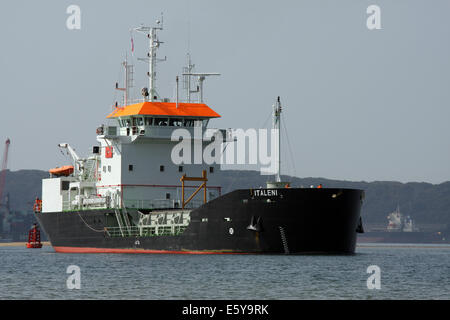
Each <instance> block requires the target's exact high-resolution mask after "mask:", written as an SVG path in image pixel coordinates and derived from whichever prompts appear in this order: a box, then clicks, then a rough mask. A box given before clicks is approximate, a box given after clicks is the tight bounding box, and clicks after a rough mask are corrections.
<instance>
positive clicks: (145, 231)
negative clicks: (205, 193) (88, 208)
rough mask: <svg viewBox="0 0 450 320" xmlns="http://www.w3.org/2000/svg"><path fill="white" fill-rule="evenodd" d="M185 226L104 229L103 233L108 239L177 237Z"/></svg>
mask: <svg viewBox="0 0 450 320" xmlns="http://www.w3.org/2000/svg"><path fill="white" fill-rule="evenodd" d="M186 228H187V225H181V224H179V225H176V224H172V225H146V226H130V227H127V226H123V227H106V228H105V232H106V233H107V234H108V235H109V236H110V237H152V236H178V235H181V234H182V233H183V232H184V230H185V229H186Z"/></svg>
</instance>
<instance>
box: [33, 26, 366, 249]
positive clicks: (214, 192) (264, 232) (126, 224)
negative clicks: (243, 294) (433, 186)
mask: <svg viewBox="0 0 450 320" xmlns="http://www.w3.org/2000/svg"><path fill="white" fill-rule="evenodd" d="M162 29H163V26H162V21H157V22H156V24H155V25H154V26H152V27H146V26H140V27H138V28H134V29H132V30H133V32H135V33H142V34H144V35H145V36H147V38H148V40H149V46H148V48H149V52H148V54H147V57H146V58H144V59H142V60H144V61H145V62H147V63H148V64H149V70H148V73H147V76H148V78H149V83H148V87H145V88H142V90H141V91H140V92H141V94H142V97H141V98H140V99H138V100H132V99H131V94H130V93H131V91H130V88H131V87H133V85H134V84H133V73H134V66H133V65H130V64H129V63H128V62H127V61H126V60H125V61H124V62H123V68H124V78H125V79H124V85H123V86H122V87H119V84H118V83H116V89H117V90H121V91H122V92H123V101H122V103H120V104H119V103H116V104H115V106H113V110H112V112H111V113H110V114H109V115H108V116H107V118H108V119H109V120H111V121H113V124H115V125H102V126H100V127H98V128H97V130H96V133H97V139H96V140H97V144H96V145H94V146H93V148H92V153H91V154H90V155H89V156H87V157H84V158H81V157H79V156H78V154H77V153H76V151H75V149H74V148H72V146H71V145H69V144H68V143H61V144H59V148H61V150H63V151H65V152H67V154H68V155H69V156H70V157H71V159H72V162H73V163H72V164H71V165H65V166H61V167H59V168H53V169H51V170H49V173H50V177H49V178H46V179H43V181H42V196H41V198H40V199H39V198H38V199H36V204H35V210H34V211H35V216H36V218H37V220H38V222H39V224H40V226H41V228H42V229H43V230H44V232H45V233H46V235H47V237H48V239H49V241H50V242H51V245H52V246H53V248H54V250H55V251H56V252H64V253H70V252H72V253H96V252H102V253H182V254H304V253H307V254H308V253H319V254H321V253H325V254H352V253H354V252H355V246H356V233H357V232H361V231H362V222H361V217H360V210H361V205H362V202H363V198H364V191H363V190H358V189H345V188H325V187H323V188H296V187H294V186H291V185H290V183H289V182H285V181H282V180H281V176H280V166H278V167H277V170H276V172H274V173H273V178H272V180H273V181H268V182H267V185H266V186H265V188H261V187H260V188H258V187H257V188H255V189H237V190H234V191H231V192H229V193H226V194H222V187H221V185H220V175H219V174H218V173H219V172H220V169H221V166H220V162H217V161H213V162H211V161H206V160H205V159H204V158H201V159H195V158H196V156H195V154H194V160H193V161H182V162H175V161H173V156H174V152H175V151H174V150H175V149H176V145H177V144H178V143H179V140H177V139H175V141H174V135H175V131H176V130H180V129H182V130H183V132H184V133H188V134H189V135H191V136H193V137H194V139H192V141H191V142H192V143H191V142H190V143H189V146H191V145H192V149H193V150H196V149H197V150H198V149H200V151H203V152H205V151H206V149H207V148H208V147H209V144H210V143H211V141H216V142H218V143H220V145H221V146H224V148H226V147H227V146H229V145H231V144H233V143H234V142H235V137H233V135H232V132H231V131H230V129H214V128H209V127H208V123H209V121H210V120H211V119H218V118H220V115H219V114H218V113H217V112H216V111H214V110H213V109H212V108H210V107H209V106H208V105H206V104H205V102H204V99H203V96H204V94H203V90H204V89H203V88H204V81H205V79H206V78H207V77H209V76H215V75H218V74H217V73H198V72H194V65H193V64H192V62H191V58H190V55H189V54H188V59H187V66H186V67H184V68H183V74H182V82H183V88H182V89H183V90H184V91H185V97H184V100H183V101H182V100H181V99H180V98H179V81H178V77H176V98H175V99H173V100H172V101H171V100H170V99H168V98H163V97H161V96H160V95H159V94H158V91H157V87H156V65H157V62H160V61H161V60H165V59H158V58H157V54H156V52H157V49H158V48H159V47H160V44H162V42H161V41H159V38H158V36H157V32H159V31H161V30H162ZM133 50H134V48H133ZM280 117H281V102H280V98H278V99H277V100H276V103H275V104H274V105H273V130H275V131H274V132H276V133H277V134H278V141H279V140H280V134H279V128H280V121H281V118H280ZM178 132H179V131H178ZM198 132H209V138H207V137H206V134H205V135H203V134H200V135H199V134H198ZM277 148H278V149H277V150H278V164H280V162H281V161H280V155H279V144H278V146H277ZM183 152H184V151H183ZM175 153H176V152H175ZM185 156H186V155H185V154H183V155H182V157H183V159H186V158H185ZM214 156H215V155H214ZM270 177H272V176H270Z"/></svg>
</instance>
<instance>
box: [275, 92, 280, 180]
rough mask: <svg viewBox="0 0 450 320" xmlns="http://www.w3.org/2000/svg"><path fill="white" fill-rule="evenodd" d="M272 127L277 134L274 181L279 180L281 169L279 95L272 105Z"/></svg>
mask: <svg viewBox="0 0 450 320" xmlns="http://www.w3.org/2000/svg"><path fill="white" fill-rule="evenodd" d="M273 108H274V109H273V128H274V129H275V130H276V132H277V135H278V137H277V138H278V159H277V161H278V167H277V173H276V175H275V181H276V182H281V176H280V171H281V152H280V151H281V148H280V142H281V141H280V140H281V139H280V121H281V102H280V97H278V99H277V103H276V104H275V105H274V106H273Z"/></svg>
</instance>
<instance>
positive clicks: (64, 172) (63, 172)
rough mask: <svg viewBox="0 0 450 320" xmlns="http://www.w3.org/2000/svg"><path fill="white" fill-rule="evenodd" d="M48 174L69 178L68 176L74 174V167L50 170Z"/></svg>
mask: <svg viewBox="0 0 450 320" xmlns="http://www.w3.org/2000/svg"><path fill="white" fill-rule="evenodd" d="M48 172H50V173H51V174H52V175H54V176H57V177H59V176H65V177H67V176H68V175H70V174H72V173H73V166H62V167H59V168H53V169H50V170H48Z"/></svg>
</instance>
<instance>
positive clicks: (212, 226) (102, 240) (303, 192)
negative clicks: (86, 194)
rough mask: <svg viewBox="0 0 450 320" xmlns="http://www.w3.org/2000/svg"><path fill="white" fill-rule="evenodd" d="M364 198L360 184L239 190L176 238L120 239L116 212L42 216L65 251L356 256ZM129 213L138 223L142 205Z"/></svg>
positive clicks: (207, 207)
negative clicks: (114, 228)
mask: <svg viewBox="0 0 450 320" xmlns="http://www.w3.org/2000/svg"><path fill="white" fill-rule="evenodd" d="M363 197H364V192H363V191H362V190H356V189H328V188H323V189H322V188H315V189H312V188H311V189H307V188H286V189H246V190H236V191H233V192H230V193H228V194H226V195H223V196H221V197H218V198H216V199H214V200H212V201H210V202H208V203H206V204H204V205H202V206H201V207H199V208H197V209H193V210H192V211H191V212H190V222H189V224H188V225H187V226H186V228H185V229H184V230H183V232H181V233H178V234H176V235H152V236H143V235H142V234H139V233H135V234H132V233H129V234H127V233H126V232H125V233H124V234H121V235H119V236H112V235H111V233H110V232H108V227H109V226H111V225H112V223H114V209H98V210H80V211H70V212H44V213H36V217H37V219H38V221H39V223H40V225H41V227H42V228H43V230H44V231H45V233H46V235H47V236H48V238H49V240H50V242H51V244H52V246H53V247H54V249H55V251H57V252H82V253H87V252H109V253H193V254H202V253H210V254H213V253H241V254H263V253H267V254H302V253H324V254H352V253H354V252H355V247H356V230H357V228H358V224H359V223H360V209H361V204H362V199H363ZM172 210H174V211H176V210H180V209H172ZM126 212H127V215H128V216H129V217H130V221H131V222H130V223H131V224H136V223H137V219H133V216H135V215H136V214H138V210H137V209H131V208H128V209H127V210H126ZM139 212H140V214H142V213H146V214H151V213H152V212H153V213H154V212H157V210H151V211H150V210H148V211H145V210H139ZM165 212H167V210H165Z"/></svg>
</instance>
